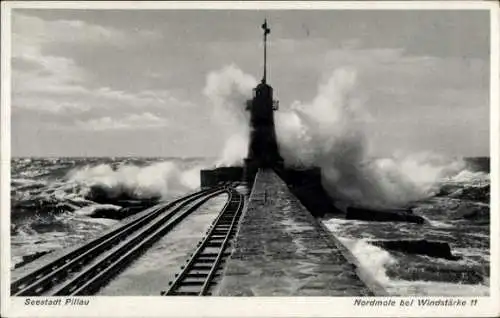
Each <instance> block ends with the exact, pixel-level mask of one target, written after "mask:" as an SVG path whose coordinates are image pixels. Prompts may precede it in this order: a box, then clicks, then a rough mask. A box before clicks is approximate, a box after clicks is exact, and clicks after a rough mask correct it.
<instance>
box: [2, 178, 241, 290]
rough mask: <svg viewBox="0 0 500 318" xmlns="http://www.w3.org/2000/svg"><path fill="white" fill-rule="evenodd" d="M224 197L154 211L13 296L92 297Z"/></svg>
mask: <svg viewBox="0 0 500 318" xmlns="http://www.w3.org/2000/svg"><path fill="white" fill-rule="evenodd" d="M223 193H227V194H228V195H229V197H230V196H231V193H232V191H230V190H228V189H226V188H222V187H217V188H211V189H208V190H203V191H198V192H195V193H192V194H190V195H187V196H184V197H182V198H179V199H177V200H174V201H172V202H170V203H168V204H165V205H162V206H159V207H155V208H152V209H151V211H150V212H149V213H146V214H144V215H142V216H141V217H139V218H137V219H135V220H133V221H131V222H129V223H127V224H124V225H123V226H121V227H119V228H117V229H115V230H113V231H110V232H109V233H106V234H105V235H103V236H101V237H98V238H96V239H94V240H92V241H91V242H89V243H87V244H85V245H83V246H81V247H79V248H77V249H75V250H73V251H70V252H68V253H67V254H65V255H63V256H61V257H60V258H58V259H57V260H55V261H52V262H50V263H49V264H47V265H45V266H43V267H41V268H39V269H37V270H34V271H33V272H31V273H28V274H27V275H25V276H23V277H21V278H19V279H17V280H16V281H14V282H12V283H11V295H13V296H38V295H50V296H69V295H92V294H94V293H95V292H97V291H98V290H99V289H100V288H101V287H102V286H104V285H105V284H106V283H107V282H108V281H109V280H110V279H111V278H112V277H113V276H114V275H116V274H118V273H119V272H120V270H122V269H123V268H125V267H126V266H127V265H128V264H130V263H131V262H132V261H133V260H134V259H136V258H137V257H138V256H139V255H140V254H141V253H142V252H144V251H145V250H146V249H147V248H148V247H150V246H151V245H152V244H153V243H154V242H156V241H157V240H158V239H159V238H161V237H162V236H164V235H165V234H166V233H168V232H169V231H170V230H171V229H172V228H174V227H175V225H177V224H178V223H179V222H181V221H182V220H183V219H184V218H185V217H187V216H188V215H189V214H191V213H192V212H193V211H195V210H196V209H197V208H198V207H199V206H201V205H202V204H203V203H205V202H206V201H208V200H209V199H211V198H212V197H215V196H217V195H220V194H223ZM228 202H229V200H228Z"/></svg>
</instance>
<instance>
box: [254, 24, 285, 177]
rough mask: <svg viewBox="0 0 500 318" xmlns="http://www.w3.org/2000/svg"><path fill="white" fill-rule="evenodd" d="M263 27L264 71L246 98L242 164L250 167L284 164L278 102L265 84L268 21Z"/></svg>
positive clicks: (272, 166)
mask: <svg viewBox="0 0 500 318" xmlns="http://www.w3.org/2000/svg"><path fill="white" fill-rule="evenodd" d="M262 29H263V31H264V36H263V40H264V72H263V75H262V80H261V82H260V83H259V84H258V85H257V86H256V87H255V88H254V89H253V92H252V94H253V96H252V99H251V100H249V101H247V110H248V111H249V112H250V123H249V124H250V142H249V145H248V157H247V159H246V160H245V163H246V165H247V166H249V169H250V170H255V169H258V168H276V167H281V166H282V165H283V159H282V158H281V156H280V154H279V147H278V142H277V140H276V129H275V125H274V112H275V111H277V110H278V105H279V104H278V101H277V100H274V99H273V88H272V87H271V86H270V85H268V84H267V37H268V35H269V34H270V33H271V30H270V29H269V27H268V25H267V21H264V24H262Z"/></svg>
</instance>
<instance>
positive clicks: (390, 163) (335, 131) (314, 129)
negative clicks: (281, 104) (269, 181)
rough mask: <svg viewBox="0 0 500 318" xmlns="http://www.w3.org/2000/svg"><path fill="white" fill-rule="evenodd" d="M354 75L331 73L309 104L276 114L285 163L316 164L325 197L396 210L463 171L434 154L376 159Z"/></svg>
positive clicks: (348, 71) (461, 164)
mask: <svg viewBox="0 0 500 318" xmlns="http://www.w3.org/2000/svg"><path fill="white" fill-rule="evenodd" d="M355 87H356V72H355V71H354V70H353V69H348V68H343V69H338V70H336V71H334V72H333V73H332V74H331V76H330V77H329V78H328V79H327V80H326V82H325V83H323V84H322V85H320V86H319V89H318V92H317V95H316V97H315V98H314V99H313V100H312V101H311V102H309V103H301V102H295V103H293V104H292V105H291V107H290V109H288V110H285V111H283V112H280V113H278V114H277V115H276V116H277V117H276V129H277V136H278V141H279V145H280V151H281V154H282V156H283V157H284V158H285V162H286V163H287V164H288V165H292V166H293V165H299V166H319V167H320V168H321V169H322V173H323V183H324V186H325V188H326V190H327V191H328V192H329V194H330V195H331V196H332V197H334V198H337V199H342V200H347V201H355V202H357V203H361V204H365V205H371V206H394V205H401V204H404V203H407V202H409V201H413V200H417V199H420V198H423V197H425V196H428V195H431V194H433V193H435V192H436V191H437V182H438V180H440V179H442V178H445V177H451V176H454V175H456V174H457V173H459V172H460V171H462V170H463V169H465V163H464V162H463V161H462V160H461V159H453V158H452V159H449V158H445V157H443V156H440V155H438V154H434V153H418V154H411V155H402V154H396V155H393V156H390V157H388V158H374V157H373V156H372V154H371V153H370V151H369V149H368V147H367V145H368V144H369V143H368V141H369V140H368V135H367V134H366V133H365V131H364V125H365V124H366V123H367V122H368V121H369V120H371V116H370V114H369V113H368V112H367V111H366V109H365V108H364V107H363V102H362V100H361V99H360V98H357V96H356V93H355Z"/></svg>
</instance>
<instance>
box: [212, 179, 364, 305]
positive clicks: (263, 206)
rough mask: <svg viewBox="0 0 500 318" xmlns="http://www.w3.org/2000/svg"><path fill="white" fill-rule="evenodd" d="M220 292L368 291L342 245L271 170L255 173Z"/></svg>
mask: <svg viewBox="0 0 500 318" xmlns="http://www.w3.org/2000/svg"><path fill="white" fill-rule="evenodd" d="M233 246H234V249H233V252H232V254H231V256H230V258H229V259H228V261H227V262H226V266H225V269H224V272H223V276H222V279H221V281H220V283H219V284H218V286H217V287H216V289H215V291H214V295H219V296H370V295H373V292H372V291H371V290H370V289H369V288H368V287H367V286H366V285H365V283H363V281H362V280H361V279H360V278H359V277H358V275H357V268H356V266H355V265H353V264H352V263H350V262H349V261H347V259H346V258H345V257H344V255H343V253H342V251H341V248H339V247H338V246H337V245H336V244H335V243H334V239H332V237H331V234H330V233H327V231H326V230H325V228H324V227H322V226H320V224H319V221H317V220H316V219H315V218H314V217H313V216H312V215H311V213H310V212H309V211H308V210H307V209H306V208H305V207H304V206H303V205H302V204H301V203H300V202H299V200H298V199H297V198H296V197H295V196H294V195H293V194H292V193H291V192H290V191H289V189H288V187H287V185H286V184H285V183H284V182H283V180H281V179H280V177H278V176H277V175H276V174H275V173H274V172H273V171H272V170H261V171H259V172H258V173H257V176H256V179H255V183H254V186H253V191H252V193H251V196H250V198H249V200H248V205H247V208H246V211H245V212H244V215H243V219H242V221H241V224H240V227H239V231H238V233H237V235H236V238H235V242H234V245H233Z"/></svg>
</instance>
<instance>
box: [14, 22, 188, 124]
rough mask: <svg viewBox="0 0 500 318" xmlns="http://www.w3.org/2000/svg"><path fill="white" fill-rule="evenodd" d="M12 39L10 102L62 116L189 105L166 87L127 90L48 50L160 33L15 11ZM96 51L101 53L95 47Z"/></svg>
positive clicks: (123, 42) (124, 41) (119, 42)
mask: <svg viewBox="0 0 500 318" xmlns="http://www.w3.org/2000/svg"><path fill="white" fill-rule="evenodd" d="M12 30H13V37H12V105H13V107H14V108H22V109H31V110H37V111H42V112H49V113H53V114H58V113H62V112H68V111H71V112H73V113H74V112H78V111H80V112H84V111H88V110H91V109H95V108H99V109H103V108H112V107H135V108H149V107H163V106H165V105H181V106H183V105H186V104H188V103H186V102H184V101H181V100H179V99H177V98H175V97H174V96H173V95H172V94H171V93H170V92H169V91H168V90H143V91H139V92H125V91H122V90H119V89H113V88H111V87H108V86H105V85H99V83H98V82H97V81H96V80H95V78H93V77H92V74H91V73H90V72H89V70H87V69H84V68H82V67H80V66H79V65H78V64H77V62H76V61H75V60H74V59H72V58H69V57H63V56H58V55H54V54H49V53H47V51H49V52H50V51H51V50H50V48H53V47H57V46H59V45H63V44H65V43H76V44H78V45H80V46H86V47H87V49H88V48H89V47H92V46H93V45H96V44H99V45H107V46H112V45H118V46H120V45H127V43H134V41H135V40H137V39H143V40H144V39H149V40H151V39H154V38H156V37H157V36H158V35H157V34H155V33H154V32H151V31H147V30H145V31H144V30H143V31H139V30H138V31H136V32H135V34H126V33H124V32H122V31H119V30H117V29H114V28H110V27H103V26H99V25H93V24H89V23H86V22H83V21H79V20H55V21H45V20H43V19H40V18H37V17H33V16H27V15H23V14H14V18H13V27H12ZM48 49H49V50H48ZM96 52H97V51H96Z"/></svg>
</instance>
